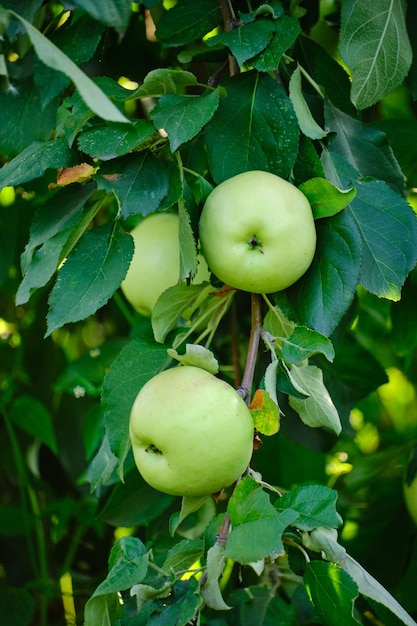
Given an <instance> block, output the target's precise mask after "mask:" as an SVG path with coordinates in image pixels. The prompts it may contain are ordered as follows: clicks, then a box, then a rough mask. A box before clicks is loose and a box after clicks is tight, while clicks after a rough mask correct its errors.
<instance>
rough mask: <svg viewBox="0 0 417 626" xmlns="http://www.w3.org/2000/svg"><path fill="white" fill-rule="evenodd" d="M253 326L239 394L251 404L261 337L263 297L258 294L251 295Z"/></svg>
mask: <svg viewBox="0 0 417 626" xmlns="http://www.w3.org/2000/svg"><path fill="white" fill-rule="evenodd" d="M251 310H252V325H251V331H250V337H249V346H248V355H247V358H246V365H245V371H244V373H243V378H242V384H241V386H240V387H239V389H238V392H239V393H240V395H241V396H242V397H243V399H244V400H245V401H246V402H247V404H249V402H250V395H251V390H252V383H253V376H254V373H255V365H256V358H257V356H258V349H259V341H260V337H261V322H262V314H261V297H260V295H259V294H257V293H252V294H251Z"/></svg>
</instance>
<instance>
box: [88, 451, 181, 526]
mask: <svg viewBox="0 0 417 626" xmlns="http://www.w3.org/2000/svg"><path fill="white" fill-rule="evenodd" d="M116 461H117V460H116ZM113 469H114V468H113ZM173 500H174V496H169V495H168V494H166V493H160V492H158V491H156V490H155V489H152V487H150V486H149V485H148V484H147V483H146V482H145V481H144V480H143V478H142V476H141V475H140V474H139V472H138V471H137V469H136V467H134V468H133V469H132V470H131V471H130V472H128V473H127V474H126V476H125V482H124V483H122V482H120V481H118V482H117V483H116V485H115V486H114V487H113V489H112V491H111V493H110V495H109V497H108V499H107V500H106V502H105V504H104V506H103V508H102V509H101V510H100V511H99V513H98V517H99V519H100V520H102V521H103V522H105V523H106V524H110V525H111V526H115V527H116V526H125V527H132V526H147V525H148V524H149V523H150V522H152V520H154V519H156V518H157V517H159V515H162V513H163V512H164V511H166V510H167V508H168V507H169V506H170V505H171V504H172V502H173Z"/></svg>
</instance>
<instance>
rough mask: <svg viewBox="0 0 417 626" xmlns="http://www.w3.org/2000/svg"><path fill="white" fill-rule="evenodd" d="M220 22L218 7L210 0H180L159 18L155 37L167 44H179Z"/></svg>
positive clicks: (204, 32) (191, 39)
mask: <svg viewBox="0 0 417 626" xmlns="http://www.w3.org/2000/svg"><path fill="white" fill-rule="evenodd" d="M220 22H221V14H220V8H219V6H218V5H217V4H216V3H213V2H212V0H199V2H195V0H181V2H179V3H177V4H176V5H174V7H173V8H172V9H170V10H169V11H167V12H166V13H165V14H164V15H163V16H162V18H161V19H160V20H159V22H158V24H157V29H156V37H157V39H159V40H160V41H162V42H164V43H165V44H167V45H169V46H181V45H184V44H187V43H191V42H193V41H196V40H197V39H200V38H201V37H203V36H204V35H206V34H207V33H208V32H210V31H211V30H213V28H215V27H216V26H217V25H218V24H219V23H220Z"/></svg>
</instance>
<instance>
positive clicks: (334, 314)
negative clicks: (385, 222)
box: [274, 211, 362, 336]
mask: <svg viewBox="0 0 417 626" xmlns="http://www.w3.org/2000/svg"><path fill="white" fill-rule="evenodd" d="M316 228H317V250H316V255H315V257H314V259H313V263H312V264H311V266H310V269H309V270H308V272H307V274H305V275H304V276H303V277H302V278H301V279H300V280H299V281H297V283H295V285H293V286H291V287H289V288H288V289H286V290H285V292H280V293H278V294H275V296H274V299H275V302H276V303H277V304H278V305H279V306H280V307H281V309H282V310H283V311H284V313H286V314H287V316H288V317H290V318H291V319H293V320H295V321H296V322H297V323H298V324H299V325H302V326H307V327H309V328H313V329H315V330H318V331H319V332H321V333H322V334H323V335H326V336H329V335H331V333H332V332H333V331H334V329H335V328H336V326H337V324H338V323H339V322H340V320H341V318H342V317H343V315H344V314H345V313H346V311H347V309H348V308H349V306H350V304H351V303H352V300H353V297H354V295H355V293H356V287H357V284H358V282H359V272H360V269H361V253H362V248H361V241H360V236H359V233H358V232H357V227H356V225H355V223H354V221H353V219H352V218H351V216H350V215H349V214H348V213H347V212H346V211H342V212H341V213H338V214H337V215H335V216H334V217H331V218H330V219H326V220H320V221H319V222H318V223H317V224H316Z"/></svg>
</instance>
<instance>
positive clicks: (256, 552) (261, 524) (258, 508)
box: [226, 477, 298, 563]
mask: <svg viewBox="0 0 417 626" xmlns="http://www.w3.org/2000/svg"><path fill="white" fill-rule="evenodd" d="M228 512H229V515H230V519H231V522H232V531H231V533H230V535H229V537H228V540H227V543H226V556H227V557H230V558H232V559H233V560H235V561H238V562H239V563H251V562H253V561H259V560H260V559H263V558H265V557H266V556H268V555H275V556H277V555H279V554H281V553H282V552H283V550H284V546H283V543H282V539H281V536H282V533H283V532H284V530H285V529H286V528H287V526H289V525H290V524H291V523H292V522H294V520H295V519H297V517H298V514H297V513H296V512H295V511H284V512H283V513H282V514H281V515H279V514H278V513H277V510H276V509H275V507H274V506H273V505H272V504H271V502H270V500H269V497H268V495H267V494H266V493H265V492H264V491H263V490H262V488H261V487H260V486H259V485H258V484H257V483H256V482H255V481H254V480H253V479H252V478H249V477H246V478H244V479H243V480H242V481H241V482H240V483H239V484H238V485H237V487H236V489H235V490H234V492H233V495H232V497H231V498H230V500H229V504H228Z"/></svg>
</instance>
